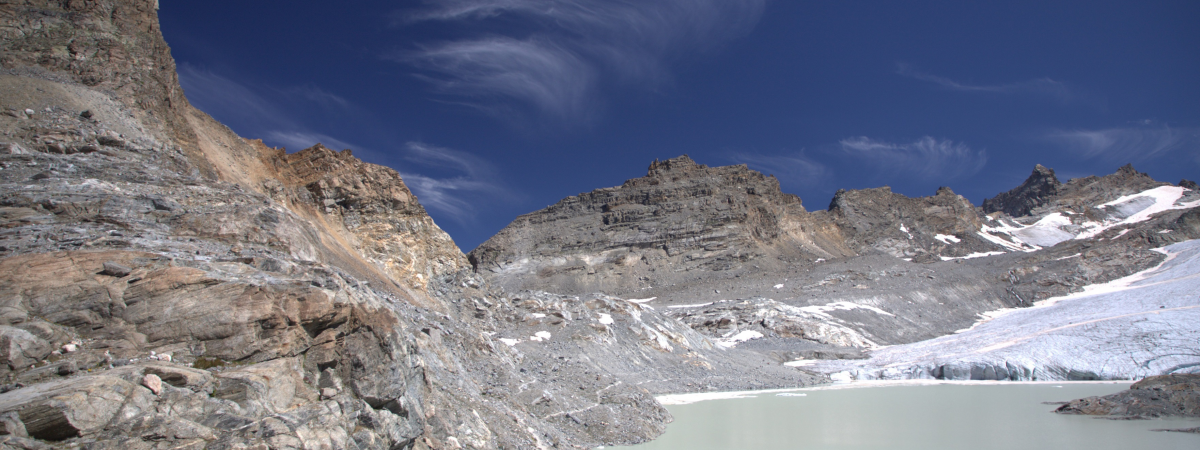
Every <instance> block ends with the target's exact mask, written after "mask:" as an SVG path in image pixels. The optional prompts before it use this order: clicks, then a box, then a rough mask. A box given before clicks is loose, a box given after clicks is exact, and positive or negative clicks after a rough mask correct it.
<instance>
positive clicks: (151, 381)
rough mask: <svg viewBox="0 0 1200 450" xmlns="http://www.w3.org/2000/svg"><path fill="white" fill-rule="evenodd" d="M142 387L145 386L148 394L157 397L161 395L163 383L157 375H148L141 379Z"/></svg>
mask: <svg viewBox="0 0 1200 450" xmlns="http://www.w3.org/2000/svg"><path fill="white" fill-rule="evenodd" d="M142 386H145V387H146V389H149V390H150V392H153V393H154V395H158V394H161V393H162V389H163V382H162V379H161V378H159V377H158V375H155V374H152V373H148V374H146V376H144V377H142Z"/></svg>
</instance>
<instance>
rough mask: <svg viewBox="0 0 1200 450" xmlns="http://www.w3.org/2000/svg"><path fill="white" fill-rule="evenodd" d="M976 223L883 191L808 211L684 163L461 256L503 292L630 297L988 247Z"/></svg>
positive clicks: (663, 164) (750, 175) (735, 173)
mask: <svg viewBox="0 0 1200 450" xmlns="http://www.w3.org/2000/svg"><path fill="white" fill-rule="evenodd" d="M981 217H982V216H981V215H980V213H979V212H978V210H977V208H975V206H974V205H972V204H971V202H970V201H968V200H967V199H965V198H963V197H961V196H959V195H956V194H954V192H952V191H950V189H948V188H943V189H940V190H939V191H938V194H937V195H935V196H932V197H923V198H908V197H905V196H903V195H899V194H895V193H893V192H891V190H890V189H888V188H879V189H866V190H860V191H839V192H838V194H837V196H835V198H834V200H833V202H832V204H831V205H830V209H829V211H817V212H811V213H810V212H807V211H805V210H804V208H803V207H802V206H801V204H800V199H799V198H798V197H796V196H794V195H791V194H785V193H783V192H781V191H780V190H779V182H778V181H777V180H776V179H775V178H773V177H768V176H764V175H763V174H761V173H759V172H756V171H753V170H750V169H748V168H746V166H744V165H740V166H726V167H707V166H704V165H699V164H696V163H695V162H694V161H692V160H691V159H690V158H688V157H687V156H682V157H679V158H674V159H669V160H666V161H655V162H653V163H652V164H651V165H650V168H649V170H648V173H647V175H646V176H645V177H642V178H635V179H632V180H629V181H626V182H625V184H623V185H621V186H618V187H613V188H605V189H598V190H595V191H592V192H589V193H584V194H580V195H578V196H571V197H567V198H566V199H563V200H562V201H560V202H559V203H558V204H555V205H553V206H550V207H549V208H546V209H544V210H541V211H536V212H533V213H529V214H526V215H524V216H521V217H518V218H517V219H516V220H514V221H513V222H512V223H511V224H509V226H508V227H505V228H504V229H503V230H501V231H500V232H499V233H497V234H496V235H495V236H493V237H492V238H491V239H489V240H488V241H487V242H485V243H483V244H482V245H480V246H479V247H478V248H476V249H475V250H473V251H471V253H470V254H469V257H470V258H471V262H472V264H473V265H474V266H475V268H476V270H477V271H478V272H479V273H481V274H484V275H485V276H488V277H490V278H491V279H492V280H493V281H495V282H498V283H501V284H502V285H503V286H505V287H508V288H511V289H548V290H549V289H553V290H558V291H560V292H570V293H579V294H582V293H588V292H595V291H604V292H611V293H617V294H622V295H639V294H637V293H639V292H642V291H645V290H646V289H649V288H652V287H657V286H670V285H679V284H686V283H689V281H694V280H697V279H700V278H711V277H714V276H716V277H734V276H738V274H741V273H746V272H748V271H753V272H771V271H780V270H785V269H790V268H793V267H796V266H805V265H811V264H813V262H814V261H817V260H819V259H828V258H836V257H843V256H851V255H857V254H860V253H863V252H872V251H881V252H885V253H888V254H891V255H893V256H897V257H910V258H911V257H921V256H922V255H926V257H929V258H934V259H935V260H936V258H937V255H941V256H948V257H952V256H962V255H966V254H969V253H971V252H975V251H981V250H991V249H992V247H993V245H991V244H988V243H986V242H983V241H981V240H980V239H979V238H978V237H976V236H975V235H974V232H975V231H977V230H978V229H979V226H980V223H981V221H982V219H981ZM938 235H943V237H942V239H947V238H945V237H944V236H952V237H953V238H954V239H957V240H960V241H963V242H961V243H958V244H956V245H949V243H948V242H946V241H942V240H938V239H937V238H938Z"/></svg>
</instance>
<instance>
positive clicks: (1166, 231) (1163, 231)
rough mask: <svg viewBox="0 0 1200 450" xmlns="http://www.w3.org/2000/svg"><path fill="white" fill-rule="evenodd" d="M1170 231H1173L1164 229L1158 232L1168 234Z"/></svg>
mask: <svg viewBox="0 0 1200 450" xmlns="http://www.w3.org/2000/svg"><path fill="white" fill-rule="evenodd" d="M1170 232H1171V230H1162V231H1159V232H1158V234H1167V233H1170Z"/></svg>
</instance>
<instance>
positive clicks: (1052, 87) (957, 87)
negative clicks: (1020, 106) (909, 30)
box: [896, 63, 1072, 101]
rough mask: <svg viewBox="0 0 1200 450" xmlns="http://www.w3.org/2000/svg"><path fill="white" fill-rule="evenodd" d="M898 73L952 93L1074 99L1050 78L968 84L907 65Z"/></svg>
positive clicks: (1065, 88)
mask: <svg viewBox="0 0 1200 450" xmlns="http://www.w3.org/2000/svg"><path fill="white" fill-rule="evenodd" d="M896 73H897V74H899V75H902V76H906V77H909V78H913V79H916V80H921V81H927V82H930V83H934V84H936V85H938V86H941V87H943V88H945V89H949V90H952V91H960V92H984V93H995V94H1041V95H1046V96H1050V97H1053V98H1055V99H1057V100H1061V101H1066V100H1069V99H1070V98H1071V97H1072V93H1071V89H1070V88H1069V87H1067V85H1066V84H1064V83H1062V82H1060V81H1055V80H1052V79H1050V78H1037V79H1033V80H1027V81H1019V82H1016V83H1004V84H968V83H960V82H958V81H955V80H952V79H949V78H946V77H941V76H937V75H931V74H928V73H925V72H921V71H919V70H917V69H916V68H914V67H912V66H911V65H909V64H905V63H898V64H897V65H896Z"/></svg>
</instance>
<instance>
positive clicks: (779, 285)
mask: <svg viewBox="0 0 1200 450" xmlns="http://www.w3.org/2000/svg"><path fill="white" fill-rule="evenodd" d="M782 288H783V283H780V284H777V285H775V289H782Z"/></svg>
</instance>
